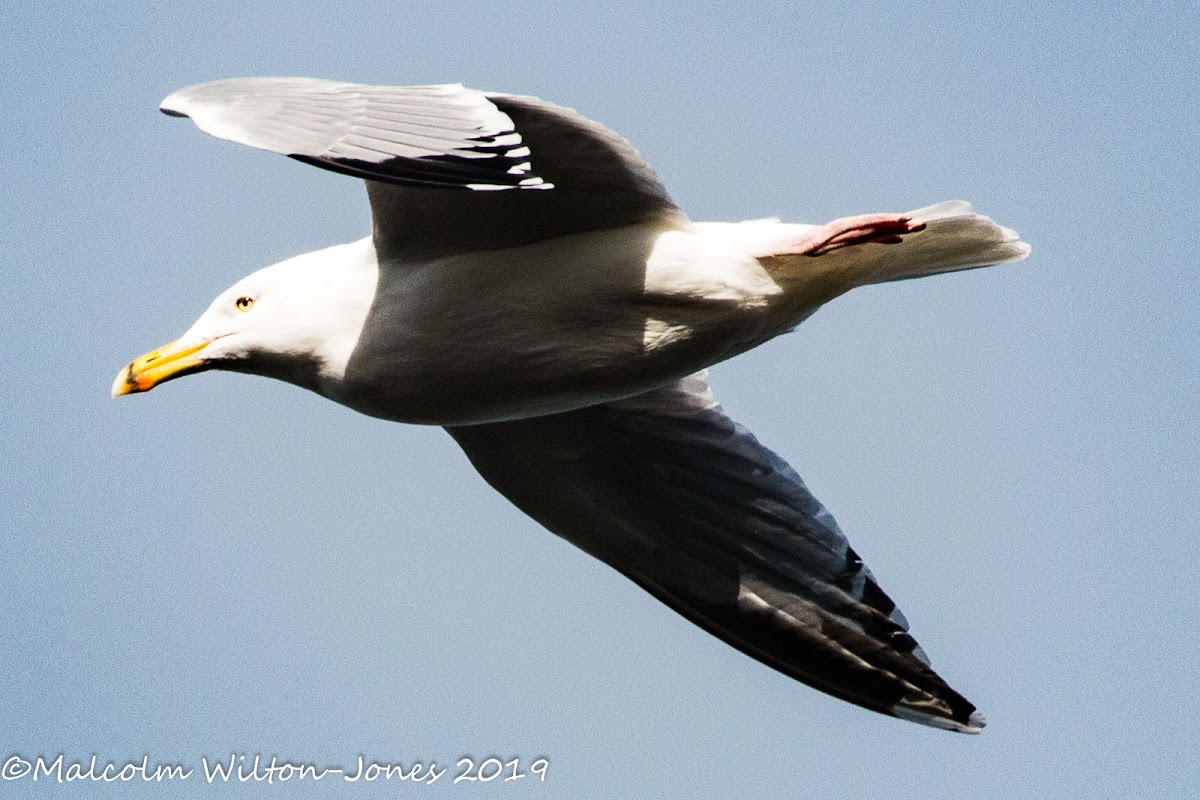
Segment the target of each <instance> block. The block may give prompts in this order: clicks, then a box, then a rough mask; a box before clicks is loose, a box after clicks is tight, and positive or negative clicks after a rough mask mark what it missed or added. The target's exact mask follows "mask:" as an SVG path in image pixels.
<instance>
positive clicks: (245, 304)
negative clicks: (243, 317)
mask: <svg viewBox="0 0 1200 800" xmlns="http://www.w3.org/2000/svg"><path fill="white" fill-rule="evenodd" d="M253 305H254V298H253V297H239V298H238V299H237V300H234V301H233V307H234V308H236V309H237V310H238V311H249V310H250V307H251V306H253Z"/></svg>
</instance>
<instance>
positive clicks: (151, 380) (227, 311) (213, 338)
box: [112, 242, 376, 397]
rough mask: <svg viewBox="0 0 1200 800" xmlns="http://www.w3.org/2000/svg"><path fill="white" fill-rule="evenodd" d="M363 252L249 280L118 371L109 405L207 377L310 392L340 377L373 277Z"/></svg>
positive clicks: (320, 255) (307, 259) (329, 255)
mask: <svg viewBox="0 0 1200 800" xmlns="http://www.w3.org/2000/svg"><path fill="white" fill-rule="evenodd" d="M362 250H363V248H362V247H361V243H358V242H356V243H353V244H350V245H339V246H338V247H332V248H328V249H326V250H319V251H317V252H314V253H307V254H305V255H302V256H297V257H296V258H292V259H288V260H287V261H283V262H280V263H278V264H274V265H272V266H270V267H266V268H265V269H261V270H259V271H258V272H255V273H253V274H251V275H248V276H247V277H245V278H243V279H242V280H240V281H238V282H237V283H235V284H234V285H233V286H231V287H229V288H228V289H226V290H225V291H224V292H222V293H221V294H220V295H218V296H217V298H216V299H215V300H214V301H213V302H212V305H210V306H209V307H208V310H207V311H205V312H204V313H203V314H201V315H200V318H199V319H197V320H196V322H195V323H194V324H193V325H192V327H191V328H189V329H188V331H187V332H186V333H184V334H183V335H182V336H180V337H179V338H178V339H176V340H175V341H173V342H171V343H169V344H166V345H163V346H162V347H159V348H158V349H156V350H151V351H150V352H149V353H146V354H145V355H143V356H140V357H138V358H135V359H134V360H133V361H131V362H130V363H129V365H128V366H126V367H125V368H124V369H123V370H121V372H120V373H119V374H118V375H117V378H116V380H115V381H114V382H113V387H112V394H113V397H119V396H121V395H125V394H133V393H135V392H147V391H149V390H151V389H153V388H154V387H155V386H157V385H159V384H160V383H165V382H166V381H169V380H172V379H174V378H179V377H182V376H183V375H190V374H192V373H195V372H203V371H205V370H209V369H224V370H231V371H234V372H249V373H253V374H256V375H265V376H267V377H272V378H279V379H281V380H286V381H289V382H291V383H296V384H299V385H301V386H305V387H306V388H310V389H315V388H317V386H316V383H317V382H318V380H319V377H320V376H321V374H322V373H323V372H329V371H331V370H332V371H335V372H336V371H338V370H341V369H344V366H345V363H346V361H347V360H348V358H349V354H350V352H351V351H352V350H353V348H354V344H355V343H356V341H357V337H358V334H359V332H360V331H361V329H362V322H363V320H365V318H366V314H367V311H368V309H369V306H370V301H371V299H372V297H373V294H374V283H373V282H374V280H375V277H376V275H375V271H374V270H373V269H371V268H370V267H372V266H373V264H371V263H368V262H367V260H366V259H365V258H364V256H365V253H364V252H361V251H362ZM371 255H373V252H372V253H371Z"/></svg>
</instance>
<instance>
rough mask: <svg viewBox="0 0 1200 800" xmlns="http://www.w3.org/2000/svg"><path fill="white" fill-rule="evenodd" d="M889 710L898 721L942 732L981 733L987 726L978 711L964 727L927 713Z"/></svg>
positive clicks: (896, 709)
mask: <svg viewBox="0 0 1200 800" xmlns="http://www.w3.org/2000/svg"><path fill="white" fill-rule="evenodd" d="M891 710H892V714H894V715H895V716H897V717H899V718H900V719H906V720H908V721H909V722H918V723H920V724H922V725H928V726H929V727H931V728H941V729H942V730H944V731H954V732H955V733H982V732H983V727H984V726H985V725H987V719H986V718H984V716H983V714H980V713H979V712H978V711H972V712H971V716H970V717H968V718H967V724H966V725H964V724H962V723H961V722H956V721H955V720H952V719H946V718H945V717H939V716H937V715H935V714H930V713H929V712H927V711H917V710H916V709H913V708H906V707H905V706H899V705H896V706H892V709H891Z"/></svg>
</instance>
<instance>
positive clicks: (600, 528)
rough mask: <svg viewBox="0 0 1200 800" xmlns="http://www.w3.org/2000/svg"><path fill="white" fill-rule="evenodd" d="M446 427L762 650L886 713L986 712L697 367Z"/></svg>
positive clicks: (952, 715) (522, 493)
mask: <svg viewBox="0 0 1200 800" xmlns="http://www.w3.org/2000/svg"><path fill="white" fill-rule="evenodd" d="M449 431H450V434H451V435H452V436H453V437H454V438H455V439H456V440H457V441H458V443H459V445H460V446H461V447H462V448H463V449H464V450H465V451H466V453H467V456H468V457H469V458H470V459H471V462H472V463H473V464H474V465H475V467H476V468H477V469H478V470H479V472H480V474H482V475H483V477H484V478H485V479H486V480H487V481H488V482H489V483H490V484H492V486H493V487H495V488H496V489H497V490H499V491H500V492H501V493H502V494H504V495H505V496H506V497H508V499H509V500H511V501H512V502H513V503H514V504H516V505H517V507H519V508H520V509H521V510H523V511H524V512H525V513H527V514H529V515H530V516H531V517H533V518H534V519H536V520H538V521H539V522H541V523H542V524H543V525H545V526H546V527H547V528H549V529H550V530H551V531H553V532H555V533H557V534H559V535H560V536H562V537H564V538H565V539H567V540H569V541H571V542H572V543H574V544H576V545H577V546H579V547H581V548H582V549H584V550H586V551H587V552H589V553H591V554H592V555H594V556H596V557H597V558H600V559H601V560H603V561H605V562H606V563H608V564H610V565H612V566H613V567H615V568H616V569H617V570H619V571H620V572H622V573H624V574H625V575H627V576H628V577H630V578H632V579H633V580H634V581H635V582H636V583H638V584H639V585H641V586H642V587H644V588H645V589H647V590H648V591H649V592H650V593H651V594H653V595H654V596H655V597H657V598H659V599H660V600H662V601H663V602H665V603H666V604H667V605H669V606H670V607H672V608H674V609H675V610H676V611H678V612H679V613H681V614H682V615H683V616H685V617H687V618H688V619H690V620H692V621H693V622H695V623H696V624H698V625H700V626H701V627H703V628H705V629H706V630H708V631H710V632H711V633H713V634H715V635H717V636H719V637H720V638H722V639H723V640H725V641H726V642H728V643H730V644H732V645H733V646H735V647H737V648H739V649H740V650H742V651H744V652H746V653H748V654H749V655H751V656H753V657H755V658H757V659H758V660H760V661H762V662H764V663H766V664H768V665H769V666H771V667H774V668H775V669H777V670H779V671H781V672H783V673H785V674H787V675H790V676H791V677H794V678H796V679H798V680H801V681H803V682H805V683H807V684H809V685H811V686H813V687H815V688H817V689H820V690H821V691H824V692H827V693H829V694H831V695H834V696H835V697H840V698H842V699H844V700H848V701H850V702H852V703H856V704H858V705H860V706H864V707H866V708H869V709H872V710H874V711H878V712H881V713H884V714H890V715H893V716H897V717H902V718H905V719H910V720H913V721H916V722H921V723H923V724H927V725H933V726H935V727H941V728H947V729H950V730H957V731H963V732H970V733H974V732H978V730H979V729H980V728H981V727H982V726H983V724H984V721H983V717H982V715H980V714H979V713H978V712H976V711H975V706H974V705H972V704H971V703H970V702H968V701H967V700H966V699H965V698H963V697H962V696H961V695H960V694H958V693H957V692H955V691H954V690H953V689H951V688H950V687H949V686H948V685H947V684H946V682H945V681H943V680H942V679H941V678H940V677H939V676H938V675H937V674H936V673H935V672H934V671H933V670H932V669H931V668H930V666H929V661H928V659H927V658H926V657H925V654H924V653H923V652H922V651H921V649H920V648H919V647H918V646H917V643H916V641H915V640H914V639H913V638H912V636H910V635H909V634H908V624H907V622H906V621H905V619H904V617H903V615H901V614H900V612H899V611H898V610H897V609H896V606H895V604H894V603H893V602H892V601H891V600H890V599H889V598H888V596H887V595H886V594H885V593H884V592H883V590H881V589H880V588H879V586H878V584H877V583H876V582H875V579H874V578H873V577H872V576H871V573H870V572H869V571H868V570H867V568H866V567H865V566H864V565H863V563H862V561H861V560H860V559H859V558H858V556H857V555H856V554H855V552H854V550H853V549H851V547H850V545H849V543H848V542H847V541H846V538H845V536H844V535H843V534H842V532H841V531H840V530H839V529H838V526H837V523H836V522H834V520H833V517H832V516H830V514H829V512H828V511H826V510H825V508H824V507H823V506H822V505H821V504H820V502H818V501H817V499H816V498H815V497H813V495H812V494H811V493H810V492H809V491H808V489H807V488H806V487H805V486H804V482H803V481H802V480H801V479H800V477H799V476H798V475H797V474H796V473H795V472H794V471H793V470H792V468H791V467H789V466H788V465H787V464H786V463H785V462H784V461H783V460H781V459H780V458H779V457H778V456H776V455H775V454H774V453H772V452H771V451H770V450H767V449H766V448H764V447H763V446H762V445H760V444H759V443H758V441H757V440H756V439H755V438H754V437H753V435H751V434H750V433H749V432H748V431H747V430H746V429H745V428H742V427H741V426H739V425H737V424H736V423H734V422H733V421H732V420H730V419H729V418H728V417H727V416H725V414H724V413H723V412H722V411H721V409H720V408H719V407H718V406H716V405H715V403H713V402H712V400H711V396H710V395H709V394H708V391H707V385H706V384H705V383H704V379H703V376H702V375H698V376H692V377H691V378H688V379H685V380H684V381H682V382H680V383H679V384H676V385H674V386H671V387H668V388H665V389H660V390H657V391H655V392H651V393H649V394H646V395H641V396H639V397H636V398H632V399H630V400H625V401H621V402H617V403H610V404H607V405H603V406H595V407H592V408H586V409H582V410H579V411H573V412H569V413H565V414H559V415H554V416H548V417H540V418H534V419H527V420H518V421H514V422H505V423H497V424H490V425H477V426H469V427H460V428H453V429H449Z"/></svg>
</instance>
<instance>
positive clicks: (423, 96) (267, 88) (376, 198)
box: [162, 78, 685, 258]
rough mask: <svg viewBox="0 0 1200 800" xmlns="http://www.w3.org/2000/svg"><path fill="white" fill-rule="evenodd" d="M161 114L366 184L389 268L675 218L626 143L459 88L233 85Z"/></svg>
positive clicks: (545, 111)
mask: <svg viewBox="0 0 1200 800" xmlns="http://www.w3.org/2000/svg"><path fill="white" fill-rule="evenodd" d="M162 110H163V112H165V113H167V114H171V115H173V116H186V117H191V118H192V120H193V121H194V122H195V123H196V125H197V126H198V127H199V128H200V129H201V130H203V131H205V132H207V133H210V134H212V135H214V136H218V137H220V138H223V139H229V140H231V141H235V142H239V143H241V144H246V145H250V146H251V147H258V148H261V149H263V150H270V151H272V152H276V153H282V154H284V155H287V156H291V157H292V158H295V159H298V160H300V161H304V162H306V163H309V164H314V165H316V166H319V167H322V168H324V169H330V170H334V171H336V172H342V173H345V174H348V175H354V176H356V177H359V178H363V179H364V180H366V181H367V187H368V191H369V195H370V199H371V208H372V213H373V215H374V218H375V239H376V244H377V246H378V248H379V250H380V252H381V254H382V255H383V256H384V257H385V258H391V257H401V258H402V257H410V258H413V257H431V256H437V255H443V254H446V253H454V252H464V251H471V250H479V249H493V248H497V247H510V246H514V245H519V244H526V243H529V242H535V241H541V240H543V239H548V238H551V237H553V236H560V235H563V234H567V233H576V232H581V231H585V230H594V229H598V228H607V227H614V226H617V225H626V224H633V223H639V222H651V221H666V222H668V223H672V222H682V221H683V220H684V219H685V218H684V217H683V215H682V213H681V212H680V211H679V210H678V208H677V207H676V206H675V205H674V204H673V203H672V202H671V200H670V199H669V198H668V197H667V194H666V191H665V190H664V189H663V187H662V185H661V183H659V181H658V179H657V177H656V176H655V175H654V172H653V170H651V169H650V166H649V165H648V164H647V163H646V162H645V160H644V159H642V158H641V156H640V155H638V153H637V151H636V150H634V149H633V147H631V146H630V145H629V144H628V142H626V141H625V140H624V139H622V138H621V137H620V136H618V135H617V134H615V133H613V132H612V131H610V130H608V129H607V128H605V127H603V126H602V125H599V124H597V123H595V122H592V121H590V120H588V119H585V118H584V117H582V116H580V115H579V114H577V113H575V112H574V111H571V110H569V109H564V108H560V107H558V106H555V105H552V104H550V103H545V102H543V101H541V100H538V99H536V98H531V97H517V96H511V95H500V94H492V95H489V94H485V93H483V92H479V91H476V90H474V89H467V88H464V87H462V86H460V85H457V84H447V85H439V86H366V85H362V84H354V83H341V82H337V81H326V80H317V79H313V78H233V79H228V80H220V81H212V82H210V83H202V84H198V85H196V86H190V87H187V88H186V89H181V90H179V91H177V92H175V93H173V94H171V95H169V96H168V97H167V98H166V99H165V100H163V102H162ZM432 189H443V190H459V191H452V192H433V191H427V190H432Z"/></svg>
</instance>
